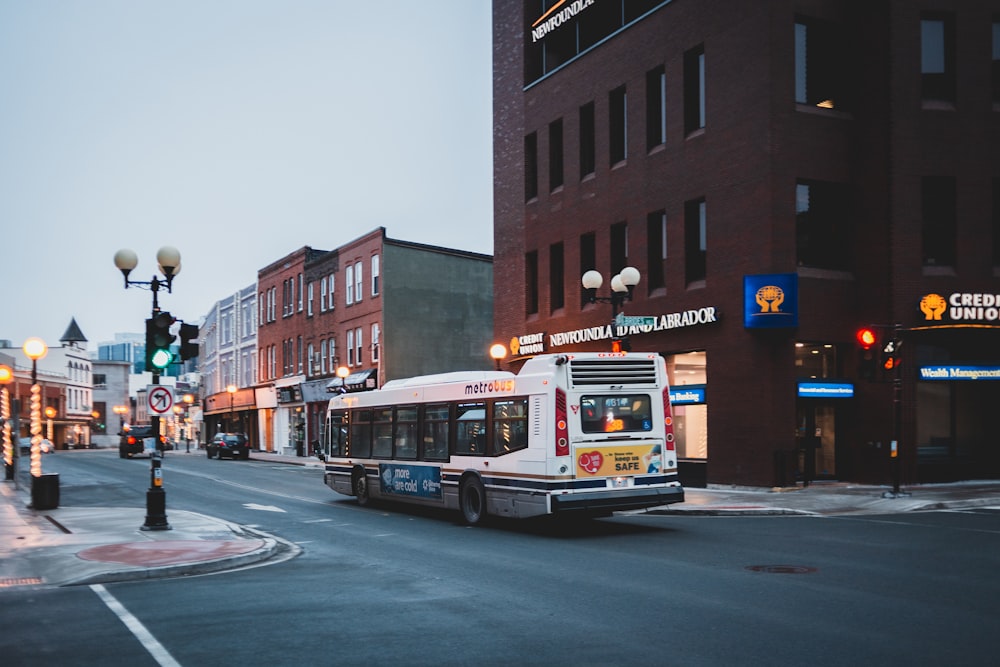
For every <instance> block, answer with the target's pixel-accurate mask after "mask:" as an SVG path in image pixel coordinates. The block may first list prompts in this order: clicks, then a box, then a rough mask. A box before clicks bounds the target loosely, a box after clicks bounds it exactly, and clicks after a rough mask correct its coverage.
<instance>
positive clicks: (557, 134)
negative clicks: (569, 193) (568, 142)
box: [549, 118, 563, 192]
mask: <svg viewBox="0 0 1000 667" xmlns="http://www.w3.org/2000/svg"><path fill="white" fill-rule="evenodd" d="M562 184H563V122H562V118H560V119H559V120H554V121H552V122H551V123H549V192H552V191H553V190H555V189H556V188H561V187H562Z"/></svg>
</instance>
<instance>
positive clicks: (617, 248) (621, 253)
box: [610, 222, 628, 275]
mask: <svg viewBox="0 0 1000 667" xmlns="http://www.w3.org/2000/svg"><path fill="white" fill-rule="evenodd" d="M610 251H611V274H612V275H617V274H618V273H619V272H620V271H621V270H622V269H624V268H625V267H626V266H628V223H625V222H616V223H615V224H613V225H611V244H610Z"/></svg>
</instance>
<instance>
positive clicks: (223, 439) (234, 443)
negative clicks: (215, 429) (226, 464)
mask: <svg viewBox="0 0 1000 667" xmlns="http://www.w3.org/2000/svg"><path fill="white" fill-rule="evenodd" d="M206 450H207V452H208V458H213V457H216V456H217V457H219V458H220V459H221V458H222V457H223V456H228V457H230V458H234V459H236V458H240V459H248V458H250V443H249V442H247V437H246V436H245V435H244V434H242V433H216V434H215V437H214V438H212V442H210V443H209V444H208V447H206Z"/></svg>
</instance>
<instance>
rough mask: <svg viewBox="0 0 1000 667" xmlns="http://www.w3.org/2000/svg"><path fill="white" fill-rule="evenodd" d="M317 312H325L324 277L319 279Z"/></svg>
mask: <svg viewBox="0 0 1000 667" xmlns="http://www.w3.org/2000/svg"><path fill="white" fill-rule="evenodd" d="M319 312H321V313H325V312H326V278H322V279H321V280H320V281H319Z"/></svg>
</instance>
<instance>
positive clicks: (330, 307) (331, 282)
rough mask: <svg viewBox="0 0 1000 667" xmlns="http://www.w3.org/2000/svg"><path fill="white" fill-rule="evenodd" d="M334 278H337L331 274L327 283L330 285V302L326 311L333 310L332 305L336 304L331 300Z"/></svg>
mask: <svg viewBox="0 0 1000 667" xmlns="http://www.w3.org/2000/svg"><path fill="white" fill-rule="evenodd" d="M336 277H337V276H336V274H333V273H331V274H330V280H329V281H328V282H329V285H330V302H329V303H328V304H327V310H333V305H334V303H336V302H335V301H334V300H333V287H334V285H335V284H336V282H335V281H336Z"/></svg>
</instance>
